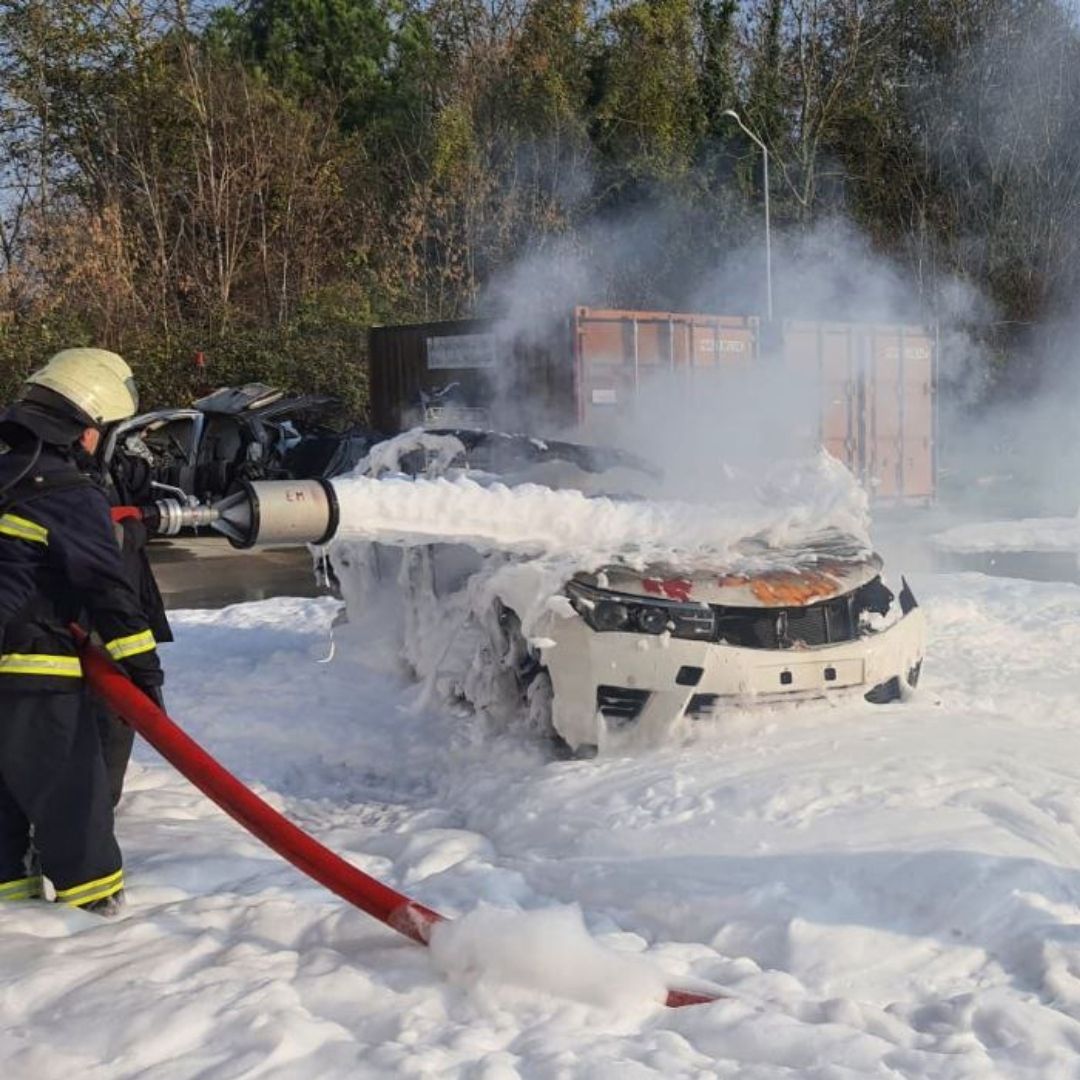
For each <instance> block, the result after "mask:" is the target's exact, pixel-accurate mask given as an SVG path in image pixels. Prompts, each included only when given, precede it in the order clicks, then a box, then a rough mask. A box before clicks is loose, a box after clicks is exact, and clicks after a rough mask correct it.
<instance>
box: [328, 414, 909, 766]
mask: <svg viewBox="0 0 1080 1080" xmlns="http://www.w3.org/2000/svg"><path fill="white" fill-rule="evenodd" d="M837 467H839V466H837ZM367 471H368V475H390V474H398V475H404V476H413V477H415V476H425V477H432V476H442V477H446V478H448V479H452V478H453V477H454V476H455V475H458V474H467V475H468V476H469V477H470V478H471V479H474V480H477V481H478V482H481V483H487V482H491V483H500V484H508V485H510V486H514V485H517V484H523V483H535V482H538V481H539V482H541V483H543V484H544V485H546V486H550V487H559V486H564V487H565V486H568V487H572V488H574V489H575V490H581V491H583V492H585V493H586V494H589V495H607V496H609V497H612V496H614V497H616V498H621V497H624V496H623V495H620V494H619V492H620V491H624V490H625V488H627V487H635V486H637V487H644V488H649V487H650V486H651V487H652V488H653V489H654V490H655V488H656V487H657V486H658V485H659V487H661V488H662V486H663V485H662V484H661V483H660V480H661V478H660V476H659V475H658V474H657V471H656V470H655V469H654V468H652V467H651V466H650V465H649V464H648V463H646V462H643V461H642V460H641V459H640V458H637V457H635V456H633V455H628V454H624V453H621V452H619V451H614V450H610V449H607V448H595V447H583V446H580V445H577V444H574V443H565V442H548V441H542V440H537V439H531V438H528V437H526V436H512V435H506V434H503V433H497V432H478V431H461V430H454V431H437V432H433V431H427V432H422V433H417V434H415V436H412V437H410V436H409V435H405V436H399V437H398V438H397V439H395V440H392V441H391V442H389V443H385V444H382V445H381V446H379V447H376V448H375V449H374V451H373V452H372V455H371V457H370V458H369V459H368V466H367ZM360 548H362V549H363V550H359V549H353V550H350V551H349V552H348V553H347V554H346V553H339V558H347V559H348V560H351V561H352V562H353V564H354V565H353V567H352V570H353V571H355V570H356V569H357V566H358V564H359V563H361V562H362V563H364V568H363V574H362V575H361V576H363V578H364V580H365V581H366V582H367V583H368V585H369V586H370V584H371V583H372V582H380V583H382V586H383V588H385V589H386V590H388V592H389V593H390V594H392V595H390V596H389V598H388V603H387V604H386V605H385V606H384V607H383V608H381V609H379V615H378V619H379V629H380V632H381V631H382V630H383V629H384V628H385V626H386V620H387V619H388V618H398V619H399V620H400V622H401V632H402V633H401V650H400V658H401V659H404V660H405V661H406V662H407V663H408V664H409V665H410V666H411V667H412V668H413V670H414V671H415V673H416V674H417V675H418V676H419V677H420V678H422V679H424V680H427V681H428V682H430V683H432V684H438V686H439V688H440V690H441V692H443V693H444V694H449V695H451V696H455V697H458V698H461V699H463V700H465V701H467V702H468V703H469V704H471V705H472V706H473V707H475V708H476V709H477V710H478V711H481V712H485V713H488V714H494V715H500V716H502V717H504V718H506V717H513V716H516V717H521V716H526V717H528V718H529V720H530V723H531V726H532V727H534V728H535V729H536V730H538V731H540V732H546V733H549V734H553V735H555V736H556V737H557V738H558V739H559V740H561V741H562V742H563V743H565V744H566V745H568V746H569V747H570V748H571V749H573V750H575V751H583V750H587V749H588V748H590V747H594V746H597V745H600V744H603V743H605V742H606V741H608V738H609V737H615V738H623V737H624V736H626V735H627V734H630V735H632V734H633V733H641V734H642V735H643V736H646V737H656V738H663V737H664V736H665V735H666V734H668V733H669V732H671V731H672V730H673V729H675V728H677V727H678V726H680V725H692V724H694V723H697V722H703V721H708V720H710V719H713V718H719V717H722V716H723V715H724V714H725V712H726V711H728V710H730V709H733V708H741V707H743V706H745V705H748V704H751V703H762V702H765V703H768V702H776V703H779V702H795V701H800V700H806V699H812V698H823V697H854V698H858V697H862V698H865V699H866V700H867V701H869V702H873V703H885V702H889V701H894V700H897V699H899V698H901V697H902V696H903V695H904V693H905V692H906V691H907V690H908V689H910V688H913V687H914V686H915V685H916V683H917V682H918V679H919V673H920V669H921V665H922V659H923V651H924V645H925V635H926V629H925V622H924V618H923V614H922V612H921V611H920V610H919V608H918V605H917V603H916V601H915V597H914V596H913V594H912V591H911V589H910V588H909V587H908V585H907V583H906V582H904V581H903V580H901V581H900V583H899V584H898V586H897V587H896V588H895V589H892V588H890V587H889V586H888V585H887V584H886V582H885V579H884V576H883V564H882V559H881V558H880V556H878V555H877V554H874V553H873V552H871V551H869V550H868V549H867V547H866V544H865V541H864V540H859V539H857V538H856V537H855V536H853V535H848V534H847V533H845V532H844V531H843V530H842V529H838V528H836V527H833V526H830V527H826V528H823V529H822V530H821V531H819V532H817V533H812V534H809V535H807V534H806V533H805V532H803V533H800V536H799V539H798V540H797V542H794V543H793V544H792V545H791V546H790V547H787V548H785V547H783V546H777V545H776V544H775V542H770V538H766V537H763V536H760V535H759V536H755V535H750V536H747V537H746V538H745V539H743V540H741V541H739V543H738V545H737V546H736V547H735V548H734V549H733V550H728V551H726V552H725V553H724V556H723V557H718V558H717V559H716V560H714V561H711V562H709V561H708V560H707V566H706V568H702V563H701V561H700V560H698V561H697V562H696V564H695V566H694V568H693V569H688V568H686V567H680V566H678V565H670V564H668V565H646V566H644V568H640V569H638V568H634V567H633V566H631V565H629V564H626V563H616V564H614V565H607V566H603V567H602V568H599V569H597V568H595V567H593V568H590V569H581V570H579V571H577V572H574V571H573V569H572V567H571V568H570V569H569V572H568V573H567V575H566V577H565V578H564V579H563V580H562V582H561V585H560V584H559V583H558V582H556V588H557V590H558V595H556V596H554V597H552V598H551V601H550V602H549V603H548V604H547V606H546V607H545V609H544V610H543V612H542V613H541V615H540V616H539V617H537V615H536V612H535V611H533V612H531V613H529V614H526V613H525V612H524V611H522V610H520V606H519V605H518V603H517V600H516V599H515V597H514V596H513V595H511V593H512V590H506V589H504V588H502V585H501V583H502V582H506V581H511V580H516V581H519V582H520V574H515V573H514V571H515V570H516V569H517V564H518V563H519V562H520V560H519V559H518V558H517V557H516V556H513V555H506V554H504V553H499V552H497V551H489V552H486V553H484V552H479V551H476V550H472V549H470V548H469V547H467V546H465V545H462V544H460V543H445V544H441V543H437V544H423V545H420V546H416V547H413V548H410V549H408V550H404V551H403V550H401V549H396V548H385V547H383V546H382V545H378V544H371V545H360ZM526 561H527V560H526ZM342 569H343V571H344V576H345V578H346V579H347V578H348V577H349V574H350V568H349V567H343V568H342ZM507 571H511V573H509V574H508V573H507ZM354 576H355V575H354ZM350 606H351V607H354V608H356V609H360V608H362V607H364V602H357V603H356V604H354V605H350ZM372 610H375V609H372ZM523 623H526V624H527V625H523ZM365 640H366V639H365ZM365 647H369V646H365Z"/></svg>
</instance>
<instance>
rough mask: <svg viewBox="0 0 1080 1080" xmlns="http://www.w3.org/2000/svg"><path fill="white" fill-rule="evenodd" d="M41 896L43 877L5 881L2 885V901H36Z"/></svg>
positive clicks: (0, 895)
mask: <svg viewBox="0 0 1080 1080" xmlns="http://www.w3.org/2000/svg"><path fill="white" fill-rule="evenodd" d="M39 896H41V876H40V875H35V876H34V877H28V878H20V879H19V880H18V881H5V882H4V883H3V884H0V901H4V900H36V899H37V898H38V897H39Z"/></svg>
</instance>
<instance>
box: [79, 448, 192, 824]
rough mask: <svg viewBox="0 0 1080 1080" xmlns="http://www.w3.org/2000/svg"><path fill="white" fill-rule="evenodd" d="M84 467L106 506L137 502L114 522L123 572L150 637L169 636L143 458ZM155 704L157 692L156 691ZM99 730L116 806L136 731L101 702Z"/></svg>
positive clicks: (146, 465)
mask: <svg viewBox="0 0 1080 1080" xmlns="http://www.w3.org/2000/svg"><path fill="white" fill-rule="evenodd" d="M85 467H86V469H87V471H88V473H89V474H90V475H92V476H93V477H94V478H95V480H96V481H97V482H98V483H99V484H101V485H102V487H103V488H104V489H105V493H106V496H107V498H108V500H109V504H110V506H113V507H115V506H125V507H138V508H140V509H141V510H142V513H141V514H140V515H139V516H137V517H132V516H124V517H123V518H121V520H120V521H118V522H116V523H115V524H114V526H113V531H114V533H115V534H116V539H117V543H118V544H119V546H120V555H121V559H122V561H123V564H124V573H125V574H126V575H127V579H128V582H129V583H130V584H131V587H132V589H134V591H135V595H136V596H137V597H138V599H139V606H140V607H141V609H142V612H143V614H144V615H145V616H146V620H147V623H148V625H149V627H150V630H151V631H152V633H153V635H154V640H155V641H156V642H157V643H158V645H161V644H162V643H163V642H169V641H172V640H173V635H172V628H171V627H170V626H169V619H168V616H167V615H166V614H165V601H164V600H163V599H162V596H161V591H160V589H158V585H157V581H156V580H155V579H154V572H153V569H152V568H151V566H150V559H149V556H148V555H147V550H146V549H147V543H148V541H149V538H150V532H149V530H150V529H151V528H152V527H153V526H154V525H155V524H156V521H157V514H156V510H155V509H154V499H153V489H152V487H151V479H152V477H151V471H150V465H149V463H148V462H146V461H144V460H143V459H142V458H139V457H134V456H129V455H122V454H118V455H117V456H116V458H115V460H114V462H113V465H112V472H110V471H109V468H108V467H107V466H106V465H105V464H104V463H102V462H101V461H100V460H96V461H87V462H86V463H85ZM158 700H159V703H160V696H159V699H158ZM97 724H98V734H99V735H100V737H101V749H102V753H103V754H104V757H105V772H106V775H107V776H108V778H109V798H110V800H111V802H112V805H113V807H114V808H115V807H116V806H117V805H118V804H119V802H120V797H121V795H122V794H123V791H124V776H125V775H126V773H127V767H128V762H129V761H130V760H131V751H132V747H133V745H134V742H135V732H134V731H133V730H132V729H131V726H130V725H129V724H127V723H126V722H125V721H123V720H121V719H120V717H119V716H117V715H116V714H115V713H114V712H112V711H111V710H110V709H108V708H107V707H106V706H105V705H103V704H101V703H100V702H99V703H98V704H97Z"/></svg>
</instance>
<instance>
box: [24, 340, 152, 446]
mask: <svg viewBox="0 0 1080 1080" xmlns="http://www.w3.org/2000/svg"><path fill="white" fill-rule="evenodd" d="M34 386H40V387H44V388H45V389H46V390H51V391H52V392H53V393H54V394H59V395H60V397H62V398H64V399H65V401H67V402H69V403H70V404H72V405H74V406H75V408H76V409H77V410H78V411H79V412H80V413H81V414H82V415H83V416H85V417H86V418H87V420H88V421H89V424H90V426H93V427H104V426H105V425H106V424H113V423H115V422H116V421H117V420H126V419H127V418H128V417H130V416H134V415H135V414H136V413H137V412H138V411H139V392H138V390H137V389H136V388H135V378H134V376H133V375H132V373H131V368H130V367H128V365H127V362H126V361H125V360H124V358H123V357H122V356H118V355H117V354H116V353H114V352H109V351H108V350H106V349H64V350H63V351H62V352H58V353H57V354H56V355H55V356H54V357H52V358H51V359H50V360H49V362H48V363H47V364H46V365H45V366H44V367H43V368H40V369H39V370H37V371H35V372H34V373H33V374H32V375H31V376H30V377H29V378H28V379H27V380H26V388H27V389H28V390H29V389H30V388H31V387H34Z"/></svg>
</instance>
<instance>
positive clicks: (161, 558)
mask: <svg viewBox="0 0 1080 1080" xmlns="http://www.w3.org/2000/svg"><path fill="white" fill-rule="evenodd" d="M150 562H151V564H152V566H153V568H154V576H155V577H156V578H157V583H158V587H159V588H160V589H161V594H162V596H163V597H164V598H165V606H166V607H167V608H169V609H176V608H219V607H224V606H225V605H227V604H238V603H242V602H244V601H247V600H266V599H268V598H269V597H272V596H324V595H329V594H332V593H333V592H334V590H333V589H332V588H329V587H327V586H326V585H325V584H324V583H323V582H322V581H321V578H317V577H316V573H315V568H314V565H313V562H312V557H311V554H310V552H309V551H308V549H307V548H306V547H286V548H262V549H259V550H257V551H238V550H237V549H236V548H233V547H231V546H230V545H229V543H228V541H226V540H224V539H222V538H220V537H212V536H196V537H176V538H174V539H171V540H155V541H154V542H153V543H152V544H151V545H150Z"/></svg>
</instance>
